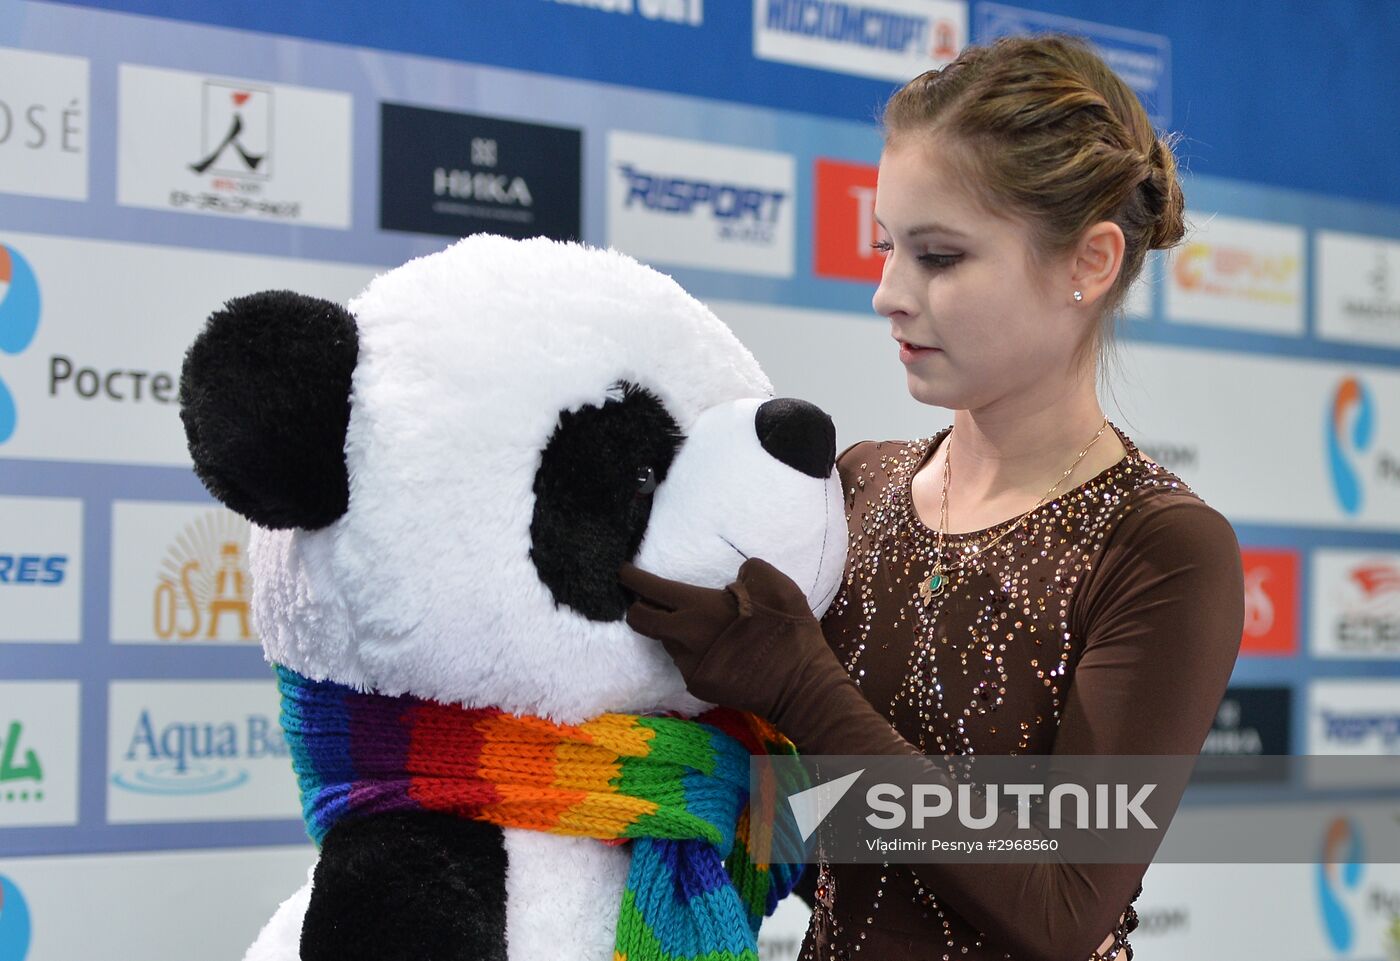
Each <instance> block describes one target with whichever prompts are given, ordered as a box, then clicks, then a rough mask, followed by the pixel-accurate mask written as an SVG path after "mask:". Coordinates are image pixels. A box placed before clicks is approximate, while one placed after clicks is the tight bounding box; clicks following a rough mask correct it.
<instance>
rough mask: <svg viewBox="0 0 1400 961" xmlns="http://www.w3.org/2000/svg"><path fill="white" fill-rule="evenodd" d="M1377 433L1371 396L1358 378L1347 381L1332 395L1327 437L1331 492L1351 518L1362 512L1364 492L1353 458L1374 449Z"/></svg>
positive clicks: (1338, 386)
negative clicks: (1352, 515)
mask: <svg viewBox="0 0 1400 961" xmlns="http://www.w3.org/2000/svg"><path fill="white" fill-rule="evenodd" d="M1374 433H1375V414H1374V405H1373V404H1372V402H1371V392H1370V391H1369V390H1367V389H1366V385H1365V384H1363V383H1362V382H1361V381H1360V380H1358V379H1357V378H1355V377H1347V378H1345V379H1344V380H1343V381H1342V382H1341V383H1340V384H1338V385H1337V389H1336V391H1335V392H1334V393H1333V394H1332V404H1331V408H1330V410H1329V411H1328V417H1327V425H1326V435H1327V460H1328V464H1329V466H1330V468H1331V473H1332V490H1333V492H1334V493H1335V494H1336V495H1337V502H1338V503H1339V504H1341V507H1342V510H1344V511H1346V512H1347V513H1348V514H1357V513H1360V511H1361V505H1362V501H1363V499H1364V495H1365V492H1364V491H1363V489H1362V486H1361V475H1360V473H1359V472H1358V471H1357V469H1356V464H1355V461H1354V458H1355V455H1357V454H1360V453H1363V452H1364V451H1366V450H1367V449H1368V448H1369V447H1370V446H1371V441H1372V439H1373V437H1374Z"/></svg>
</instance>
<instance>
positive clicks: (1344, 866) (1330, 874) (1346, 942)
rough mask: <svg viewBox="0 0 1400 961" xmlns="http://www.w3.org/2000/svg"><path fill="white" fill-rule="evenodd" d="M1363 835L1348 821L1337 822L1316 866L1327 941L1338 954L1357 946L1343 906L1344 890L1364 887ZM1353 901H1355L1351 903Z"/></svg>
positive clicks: (1349, 916) (1330, 828) (1352, 922)
mask: <svg viewBox="0 0 1400 961" xmlns="http://www.w3.org/2000/svg"><path fill="white" fill-rule="evenodd" d="M1362 867H1363V865H1362V861H1361V835H1360V834H1359V833H1358V832H1357V830H1356V825H1355V824H1353V823H1352V821H1351V819H1349V818H1340V817H1339V818H1335V819H1333V821H1332V823H1331V824H1329V825H1327V833H1326V834H1325V835H1324V836H1323V839H1322V857H1321V859H1320V860H1319V861H1318V864H1317V902H1318V909H1319V910H1320V911H1321V913H1322V926H1323V929H1324V930H1325V931H1326V932H1327V939H1328V941H1330V942H1331V944H1332V947H1333V948H1334V949H1335V950H1337V951H1350V950H1351V948H1352V945H1353V944H1355V942H1356V922H1355V920H1354V919H1353V917H1352V913H1351V911H1349V910H1348V909H1347V906H1346V905H1345V904H1344V903H1343V898H1342V894H1343V892H1342V889H1343V888H1345V889H1346V890H1347V891H1354V890H1355V889H1356V888H1357V887H1359V886H1360V884H1361V870H1362ZM1349 900H1354V899H1349Z"/></svg>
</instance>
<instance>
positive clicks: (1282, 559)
mask: <svg viewBox="0 0 1400 961" xmlns="http://www.w3.org/2000/svg"><path fill="white" fill-rule="evenodd" d="M1240 555H1241V557H1242V558H1243V559H1244V641H1243V643H1242V644H1241V646H1240V653H1241V654H1268V655H1284V656H1290V655H1294V654H1297V653H1298V570H1299V568H1300V566H1301V559H1300V557H1299V555H1298V552H1297V551H1296V550H1290V549H1287V548H1264V547H1249V548H1245V549H1244V550H1242V551H1241V552H1240Z"/></svg>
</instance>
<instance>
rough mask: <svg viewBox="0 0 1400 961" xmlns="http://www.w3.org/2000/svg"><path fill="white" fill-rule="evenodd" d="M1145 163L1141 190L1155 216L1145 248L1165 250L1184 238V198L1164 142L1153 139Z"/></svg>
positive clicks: (1174, 164) (1170, 151)
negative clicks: (1144, 178)
mask: <svg viewBox="0 0 1400 961" xmlns="http://www.w3.org/2000/svg"><path fill="white" fill-rule="evenodd" d="M1147 164H1148V174H1147V178H1146V180H1144V181H1143V184H1142V187H1143V190H1144V191H1146V193H1147V201H1148V205H1149V209H1150V210H1151V211H1152V213H1153V216H1154V219H1153V224H1152V233H1151V235H1150V236H1149V238H1148V243H1147V246H1148V248H1149V249H1151V250H1166V249H1167V248H1169V247H1175V246H1176V245H1177V244H1179V243H1181V239H1182V238H1183V237H1185V236H1186V219H1185V217H1186V198H1185V197H1184V196H1183V195H1182V192H1181V183H1180V181H1179V180H1178V178H1177V170H1176V157H1175V156H1174V155H1173V154H1172V148H1171V144H1170V143H1168V142H1167V140H1166V139H1164V138H1162V137H1153V138H1152V146H1151V147H1150V148H1148V151H1147Z"/></svg>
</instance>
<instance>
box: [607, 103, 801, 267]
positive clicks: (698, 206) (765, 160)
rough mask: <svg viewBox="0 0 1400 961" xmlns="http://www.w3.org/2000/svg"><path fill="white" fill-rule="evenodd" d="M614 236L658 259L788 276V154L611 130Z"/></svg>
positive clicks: (642, 255)
mask: <svg viewBox="0 0 1400 961" xmlns="http://www.w3.org/2000/svg"><path fill="white" fill-rule="evenodd" d="M608 169H609V171H611V172H612V174H611V175H610V176H609V177H608V186H607V190H608V234H607V236H608V243H609V246H612V247H616V248H617V249H618V250H621V251H624V252H626V253H628V254H631V255H632V256H634V257H638V258H639V259H641V260H644V261H647V262H655V263H667V264H680V265H683V266H687V267H703V268H707V269H711V270H725V271H734V272H738V273H749V274H764V275H767V276H771V277H791V276H792V274H793V269H794V264H795V260H796V258H795V256H794V245H795V237H796V231H795V224H796V209H795V208H796V205H795V204H794V203H793V196H794V193H795V190H796V184H797V170H796V161H795V159H794V158H793V157H792V155H791V154H784V153H774V152H771V151H766V150H753V149H750V148H747V147H730V146H722V145H719V144H708V143H700V142H698V141H692V140H680V139H676V138H674V137H655V136H652V135H650V134H638V133H632V132H629V131H620V130H614V131H611V132H610V133H609V134H608Z"/></svg>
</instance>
